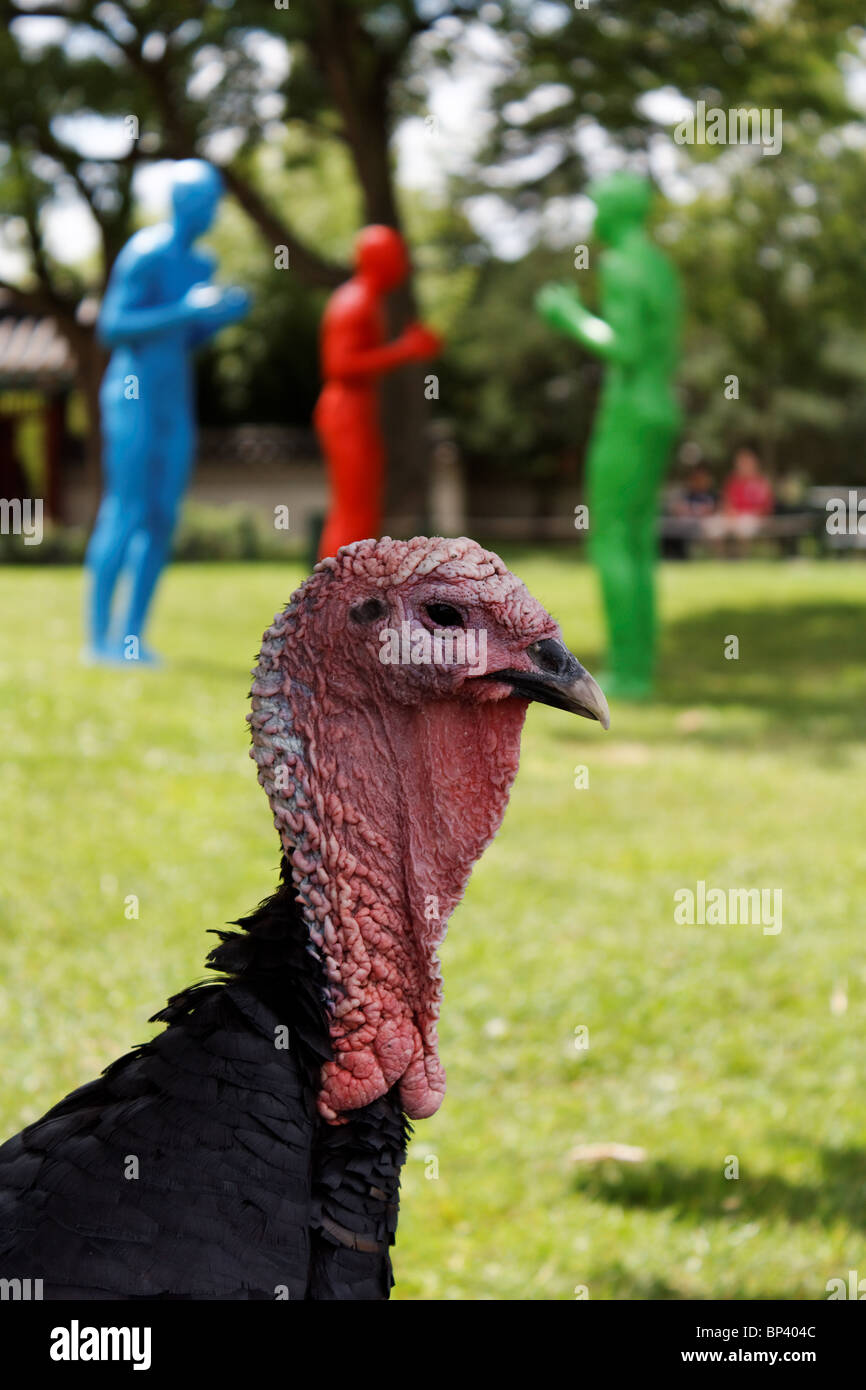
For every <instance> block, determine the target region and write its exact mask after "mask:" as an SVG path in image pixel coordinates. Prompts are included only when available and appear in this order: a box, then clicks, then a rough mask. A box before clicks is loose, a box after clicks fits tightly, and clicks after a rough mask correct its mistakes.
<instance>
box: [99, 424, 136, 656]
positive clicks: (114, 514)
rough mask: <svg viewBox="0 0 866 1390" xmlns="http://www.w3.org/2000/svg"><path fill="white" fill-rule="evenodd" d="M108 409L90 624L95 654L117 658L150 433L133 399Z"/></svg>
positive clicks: (105, 425)
mask: <svg viewBox="0 0 866 1390" xmlns="http://www.w3.org/2000/svg"><path fill="white" fill-rule="evenodd" d="M113 405H114V406H115V407H116V408H115V409H107V410H106V409H105V408H104V409H103V422H104V431H105V447H104V450H103V470H104V474H105V492H104V495H103V498H102V502H101V503H100V507H99V513H98V515H97V518H96V524H95V526H94V528H93V533H92V535H91V537H90V541H89V543H88V546H87V555H86V557H85V566H86V569H87V572H88V576H89V594H88V600H87V627H88V635H89V642H90V654H91V656H93V657H94V658H96V659H97V660H103V659H113V658H114V657H115V656H117V655H118V654H119V653H117V652H115V651H114V650H113V645H112V642H111V637H110V626H111V606H112V599H113V597H114V591H115V588H116V586H117V581H118V578H119V576H120V572H121V570H122V569H123V566H124V563H125V562H126V560H127V557H128V552H129V546H130V542H131V540H132V537H133V536H134V534H135V532H136V531H137V530H138V529H139V527H140V526H141V525H142V523H143V521H144V517H145V514H146V511H147V493H146V476H147V448H148V442H147V437H146V435H145V433H144V431H143V430H142V419H141V416H140V415H139V414H138V413H137V412H136V410H135V406H134V404H133V402H130V401H123V400H121V401H117V402H114V403H113Z"/></svg>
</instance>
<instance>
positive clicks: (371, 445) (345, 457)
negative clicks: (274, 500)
mask: <svg viewBox="0 0 866 1390" xmlns="http://www.w3.org/2000/svg"><path fill="white" fill-rule="evenodd" d="M319 438H320V442H321V445H322V450H323V452H324V454H325V457H326V460H327V465H328V479H329V482H330V487H331V505H330V510H329V512H328V519H327V521H326V523H325V529H324V531H323V532H322V538H321V541H320V542H319V559H322V558H323V557H324V556H325V555H335V554H336V553H337V551H338V550H339V548H340V546H341V545H348V544H350V542H351V541H360V540H366V539H367V537H368V536H374V537H378V536H379V534H380V533H381V528H382V491H383V482H384V473H385V451H384V447H383V444H382V438H381V434H380V431H379V428H378V421H377V419H376V418H375V415H374V414H372V413H371V412H369V411H366V410H365V411H363V412H357V413H356V414H353V415H352V416H351V417H349V416H348V414H347V417H346V418H345V419H342V420H339V421H336V420H332V421H329V422H328V427H327V428H321V427H320V433H319Z"/></svg>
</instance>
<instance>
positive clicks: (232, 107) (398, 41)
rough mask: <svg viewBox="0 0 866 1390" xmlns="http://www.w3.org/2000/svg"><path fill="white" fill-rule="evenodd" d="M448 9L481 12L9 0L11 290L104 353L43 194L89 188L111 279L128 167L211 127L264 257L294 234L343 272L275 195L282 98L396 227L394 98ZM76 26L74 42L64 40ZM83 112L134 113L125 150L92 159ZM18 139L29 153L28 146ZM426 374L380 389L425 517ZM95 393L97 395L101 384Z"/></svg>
mask: <svg viewBox="0 0 866 1390" xmlns="http://www.w3.org/2000/svg"><path fill="white" fill-rule="evenodd" d="M445 11H447V12H449V13H459V12H461V11H462V12H464V13H466V14H474V12H475V7H474V6H466V7H463V6H459V5H454V6H439V7H437V6H436V5H435V4H434V5H432V6H430V5H428V6H426V7H425V8H424V10H423V11H422V7H420V6H419V7H417V8H416V6H415V5H414V4H411V3H408V0H404V2H403V3H400V4H388V3H384V4H383V3H369V0H317V3H316V4H315V5H295V6H292V7H290V8H285V9H283V8H277V7H274V8H273V9H272V10H271V11H269V13H268V25H267V28H265V26H263V24H262V6H261V4H260V3H253V0H224V3H222V4H220V5H212V4H207V3H204V0H194V2H193V3H191V4H188V5H187V6H186V7H185V8H184V10H183V11H178V9H176V8H175V7H174V6H172V5H171V4H166V3H164V2H163V0H142V3H137V4H132V3H105V0H59V3H37V4H34V5H31V4H27V5H22V4H19V3H16V0H2V4H0V15H2V16H3V17H4V18H5V19H6V22H7V25H8V26H10V28H9V31H8V33H7V36H6V39H5V46H4V49H3V50H2V53H3V58H4V60H5V62H4V69H5V73H6V74H7V76H10V77H11V82H10V89H9V92H8V95H7V97H6V99H5V100H4V103H3V110H2V122H3V127H2V130H0V142H2V143H3V144H5V145H6V147H7V150H8V156H7V172H11V171H13V170H14V166H15V162H16V160H17V161H18V162H19V163H20V164H21V165H22V168H23V169H24V170H26V172H23V174H22V177H21V178H20V179H19V181H18V182H17V183H12V184H8V185H7V186H8V188H9V191H10V193H11V192H14V193H15V194H16V195H17V198H16V201H15V202H14V203H13V204H12V205H13V206H15V207H16V210H17V211H19V212H20V213H21V214H22V215H23V217H24V225H25V229H26V233H27V236H26V241H27V244H28V249H29V253H30V267H29V275H28V276H27V278H26V279H25V281H24V283H23V284H22V285H21V286H13V287H10V288H12V289H14V290H15V291H16V293H17V296H18V298H19V302H22V303H23V302H24V295H27V296H28V299H27V302H28V303H29V304H31V305H32V306H34V307H35V306H36V304H37V299H38V303H40V304H45V305H49V304H50V306H51V309H52V312H56V313H57V314H58V316H59V317H60V319H61V321H62V323H63V326H64V329H65V330H66V331H67V332H68V333H69V334H70V337H72V338H73V340H74V342H75V345H76V348H77V349H79V350H81V351H82V352H83V356H84V358H85V360H86V362H87V363H88V364H89V362H90V359H91V358H92V357H93V356H94V355H95V356H97V357H98V353H95V352H94V349H93V346H92V335H91V329H90V326H89V325H87V324H83V323H82V322H81V313H80V304H81V298H82V297H83V287H82V286H81V285H80V284H78V285H75V286H73V285H72V284H71V283H70V282H69V281H70V277H69V276H68V275H65V274H62V273H61V271H60V269H59V267H57V266H54V265H52V264H51V262H50V258H49V257H48V256H47V254H46V252H45V248H44V243H43V241H42V233H43V225H42V224H43V221H44V218H43V215H42V214H43V213H44V209H45V206H46V203H47V202H48V201H49V199H50V198H51V197H52V196H54V192H55V189H56V188H57V187H58V185H59V184H60V183H61V182H62V181H63V180H68V181H71V182H72V183H73V184H74V185H75V187H76V190H77V192H78V193H79V194H80V195H81V196H82V197H84V198H85V201H86V202H87V204H88V206H89V207H90V210H91V212H92V213H93V215H94V218H95V219H96V222H97V225H98V226H99V229H100V235H101V240H102V243H103V267H102V280H103V283H104V278H105V275H106V274H107V272H108V270H109V269H110V266H111V262H112V259H113V255H114V254H116V251H117V248H118V243H122V241H123V239H124V237H125V235H127V234H128V232H129V230H130V227H129V221H130V206H129V196H128V193H129V175H130V173H131V171H132V169H133V168H134V167H135V164H136V162H137V160H139V159H141V158H143V157H144V156H145V155H146V156H147V157H148V158H151V159H156V158H166V157H167V158H183V157H186V156H190V155H193V154H207V153H208V152H209V151H211V152H212V151H213V140H214V137H215V136H218V135H225V133H226V132H229V133H230V135H231V139H232V144H233V150H232V152H231V155H230V157H228V158H221V159H220V160H219V162H220V163H221V165H222V168H223V172H224V175H225V179H226V183H227V185H228V187H229V189H230V191H231V192H232V193H233V194H234V196H235V197H236V198H237V200H238V202H239V203H240V205H241V207H242V208H243V209H244V211H245V212H246V213H247V214H248V216H249V217H250V218H251V219H252V220H253V222H254V223H255V225H256V226H257V228H258V229H259V231H260V233H261V235H262V237H263V238H264V240H265V243H266V244H267V246H268V248H269V255H273V250H274V248H275V247H277V246H285V247H286V248H287V252H288V255H289V259H290V264H291V266H292V269H293V270H294V271H295V272H296V273H297V274H298V275H299V276H301V277H303V279H304V280H305V281H306V282H307V283H310V284H313V285H321V286H327V287H332V286H334V285H336V284H338V283H339V282H340V280H342V279H343V278H345V275H346V274H347V269H346V267H345V266H344V265H342V264H340V263H339V262H338V261H336V260H333V259H329V258H327V257H326V256H324V255H322V254H321V253H320V251H319V250H318V249H316V248H315V247H313V246H312V245H310V244H308V243H307V242H305V241H304V240H303V238H302V237H301V236H299V235H298V233H297V231H296V230H295V228H294V226H293V225H292V222H291V219H290V217H289V216H287V214H286V212H285V211H284V210H282V209H277V208H276V207H275V206H274V205H273V204H272V202H271V201H270V199H269V198H268V196H267V193H266V192H265V186H266V180H265V178H264V177H263V170H262V161H261V158H260V156H261V153H262V149H263V145H264V143H265V140H266V135H267V134H268V133H270V135H271V138H273V134H274V125H275V121H278V120H279V119H280V117H281V114H282V112H281V107H282V108H284V109H287V112H288V120H289V121H290V122H291V124H292V126H293V127H295V128H300V129H302V130H303V131H304V132H305V133H306V135H307V138H308V144H309V151H310V157H311V158H312V157H313V155H314V153H315V149H316V146H317V143H318V142H320V141H322V140H337V141H339V142H342V143H343V144H344V145H345V146H346V148H347V149H348V151H349V152H350V155H351V158H352V162H353V166H354V170H355V175H356V177H357V181H358V185H359V188H360V191H361V199H362V207H363V218H364V220H365V221H366V222H384V223H387V224H388V225H390V226H394V227H397V228H398V229H400V228H401V214H400V208H399V204H398V198H397V195H396V191H395V187H394V178H393V170H392V164H391V155H390V149H389V143H390V137H391V133H392V129H393V123H394V118H395V108H394V103H393V101H392V96H393V93H394V89H395V84H396V79H397V78H398V77H399V76H400V75H401V74H402V72H403V70H404V67H405V65H406V62H407V58H408V53H409V49H410V47H411V45H412V43H413V41H414V40H415V38H416V37H418V36H419V35H420V34H422V33H424V32H426V31H427V30H429V29H430V28H431V27H432V26H433V25H434V24H435V22H436V20H437V18H438V17H439V15H440V14H441V13H444V12H445ZM40 19H41V20H43V21H54V24H55V27H54V29H53V30H47V31H46V33H45V38H44V43H43V44H42V45H41V46H40V50H39V52H38V53H34V51H33V38H34V28H33V26H34V23H37V22H38V21H39V20H40ZM73 34H74V35H75V36H76V43H75V45H74V46H73V45H72V44H70V42H69V39H70V36H71V35H73ZM268 39H270V40H271V41H273V42H276V43H277V45H278V46H282V47H283V48H284V50H285V57H286V61H285V63H284V65H283V68H284V70H283V72H282V74H281V75H280V74H277V75H276V76H274V74H273V73H269V72H268V69H267V64H266V63H265V62H264V61H263V59H262V53H263V43H265V42H266V41H267V40H268ZM81 111H98V112H99V113H101V114H103V115H109V116H114V117H115V118H118V117H124V116H128V117H130V118H131V120H132V122H133V123H135V122H137V125H136V126H134V129H135V132H136V133H135V134H134V135H132V136H131V138H130V142H129V148H128V150H127V152H126V153H125V154H124V155H122V156H121V157H119V158H114V159H94V158H93V157H92V155H88V154H87V152H86V150H85V149H83V148H82V147H81V145H80V143H77V142H76V137H75V131H74V127H73V126H71V125H70V123H69V122H68V121H67V122H66V127H65V135H64V133H62V132H63V117H64V116H74V115H75V114H77V113H80V112H81ZM16 151H17V152H18V154H16ZM22 152H26V156H27V158H26V159H23V160H22V159H21V158H20V157H19V156H20V155H21V153H22ZM215 157H216V156H215ZM40 169H42V170H44V172H43V173H42V174H41V175H40V174H39V172H38V171H39V170H40ZM97 194H98V196H97ZM61 280H62V281H64V284H63V285H61ZM34 296H37V298H34ZM393 300H394V302H393V306H392V308H393V322H392V323H391V325H390V326H391V329H392V331H395V332H396V331H397V330H398V329H399V328H400V327H402V325H403V323H404V322H405V321H406V320H407V319H408V318H409V317H414V316H415V312H416V310H415V301H414V295H413V290H412V286H411V285H409V286H408V287H407V288H406V290H405V291H404V292H403V293H402V294H401V295H397V296H394V297H393ZM85 339H89V341H88V343H87V346H86V348H85V346H84V340H85ZM85 370H87V371H88V374H89V368H85ZM422 382H423V373H422V370H421V369H420V368H415V369H413V370H411V371H407V373H406V374H405V376H404V379H403V382H402V383H399V384H398V383H395V382H393V381H392V382H390V383H388V384H387V389H386V393H385V423H386V431H387V433H388V436H389V446H390V447H389V454H390V458H391V463H392V468H391V481H392V484H395V485H396V486H395V488H394V495H393V496H392V503H393V504H396V505H397V506H398V507H402V508H403V509H407V508H408V509H409V510H410V511H414V513H415V514H416V516H417V515H418V514H419V512H420V509H421V498H422V494H423V478H424V473H425V466H424V448H423V425H424V417H425V400H424V392H423V385H422ZM88 397H89V399H90V401H91V405H92V404H93V396H92V388H91V389H89V390H88Z"/></svg>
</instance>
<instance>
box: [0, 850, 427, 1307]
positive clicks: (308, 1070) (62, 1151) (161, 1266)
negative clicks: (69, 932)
mask: <svg viewBox="0 0 866 1390" xmlns="http://www.w3.org/2000/svg"><path fill="white" fill-rule="evenodd" d="M282 877H283V882H282V884H281V886H280V888H279V889H278V890H277V892H276V893H275V894H274V895H273V897H271V898H269V899H268V900H267V901H265V902H263V903H262V904H261V905H260V907H259V908H258V909H257V910H256V911H255V912H254V913H252V914H251V916H249V917H247V918H245V919H243V920H242V921H240V922H238V923H235V924H234V925H236V926H239V927H241V928H242V929H243V930H242V931H240V932H225V931H221V932H218V933H217V935H218V936H219V937H220V944H219V945H218V946H217V947H216V948H215V949H214V950H213V951H212V952H211V954H210V956H209V957H208V965H209V967H210V968H211V969H214V970H216V971H218V972H220V975H221V979H220V980H219V981H214V982H208V983H205V984H198V985H193V986H192V987H191V988H189V989H187V990H184V991H183V992H182V993H180V994H176V995H175V996H174V997H173V998H172V999H170V1000H169V1002H168V1004H167V1005H166V1007H165V1008H164V1009H162V1010H161V1012H160V1013H158V1014H156V1015H154V1019H153V1020H152V1021H161V1022H165V1023H166V1024H167V1025H168V1026H167V1027H166V1029H165V1030H164V1031H163V1032H162V1033H160V1034H159V1035H158V1036H157V1037H156V1038H154V1039H153V1040H152V1041H151V1042H148V1043H144V1044H142V1045H141V1046H139V1047H136V1048H135V1049H134V1050H133V1051H132V1052H130V1053H128V1054H127V1055H126V1056H125V1057H121V1058H120V1059H119V1060H118V1061H117V1062H114V1063H113V1064H112V1065H111V1066H110V1067H108V1068H107V1070H106V1071H105V1072H104V1073H103V1074H102V1076H101V1077H100V1078H99V1080H97V1081H93V1082H91V1083H90V1084H89V1085H86V1086H82V1087H81V1088H80V1089H78V1090H77V1091H73V1092H72V1094H71V1095H69V1096H67V1097H66V1099H65V1100H62V1101H61V1102H60V1103H59V1105H56V1106H54V1108H53V1109H52V1110H49V1112H48V1113H47V1114H46V1115H45V1116H43V1118H42V1119H41V1120H37V1121H36V1122H35V1123H34V1124H31V1125H29V1126H28V1127H27V1128H26V1129H25V1130H23V1131H22V1132H21V1133H20V1134H18V1135H16V1136H15V1137H14V1138H12V1139H10V1140H8V1142H7V1143H5V1144H4V1145H2V1147H0V1277H2V1278H7V1279H14V1278H22V1279H24V1278H29V1279H42V1280H43V1294H44V1297H45V1298H52V1299H216V1300H227V1299H274V1298H286V1297H288V1298H290V1299H381V1298H387V1297H388V1295H389V1292H390V1289H391V1286H392V1283H393V1277H392V1272H391V1261H390V1246H391V1245H392V1244H393V1241H394V1232H395V1230H396V1224H397V1207H398V1201H399V1185H400V1184H399V1175H400V1168H401V1165H402V1163H403V1160H404V1158H405V1152H406V1141H407V1137H408V1133H409V1127H408V1124H407V1121H406V1119H405V1117H404V1115H403V1113H402V1110H401V1108H400V1103H399V1100H398V1099H397V1096H396V1092H395V1091H392V1092H391V1093H389V1094H388V1095H387V1096H385V1097H383V1098H382V1099H381V1100H377V1101H375V1102H374V1103H373V1104H372V1105H368V1106H366V1107H365V1108H364V1109H363V1110H358V1111H353V1112H352V1113H351V1116H350V1118H349V1120H348V1123H346V1124H344V1125H339V1126H332V1125H328V1124H327V1123H326V1122H325V1121H324V1120H322V1119H321V1118H320V1116H319V1114H318V1112H317V1109H316V1104H315V1096H316V1092H317V1090H318V1078H319V1072H320V1069H321V1066H322V1063H323V1062H325V1061H327V1060H328V1059H329V1058H330V1056H331V1050H330V1042H329V1035H328V1027H327V1017H326V1012H325V1004H324V1000H325V994H324V988H323V979H322V973H321V967H320V965H319V963H318V961H317V960H316V958H315V956H313V955H312V954H311V953H310V949H309V944H308V933H307V928H306V926H305V924H304V922H303V919H302V917H301V915H300V912H299V910H298V907H297V905H296V903H295V901H294V889H293V887H292V884H291V879H290V875H289V873H288V870H287V866H286V864H285V862H284V864H283V871H282ZM281 1026H282V1027H287V1028H288V1035H289V1048H288V1050H285V1049H282V1048H279V1047H277V1046H275V1039H276V1037H277V1030H278V1029H279V1028H281ZM133 1160H137V1169H136V1167H135V1165H134V1163H133ZM135 1172H137V1176H129V1175H128V1174H132V1173H135Z"/></svg>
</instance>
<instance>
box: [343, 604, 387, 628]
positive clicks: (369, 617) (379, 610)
mask: <svg viewBox="0 0 866 1390" xmlns="http://www.w3.org/2000/svg"><path fill="white" fill-rule="evenodd" d="M387 612H388V609H387V607H386V606H385V604H384V603H383V602H382V600H381V599H380V598H368V599H365V600H364V602H363V603H356V604H355V607H354V608H350V609H349V616H350V617H351V618H352V619H353V620H354V622H356V623H372V622H375V621H376V619H377V618H384V616H385V614H386V613H387Z"/></svg>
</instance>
